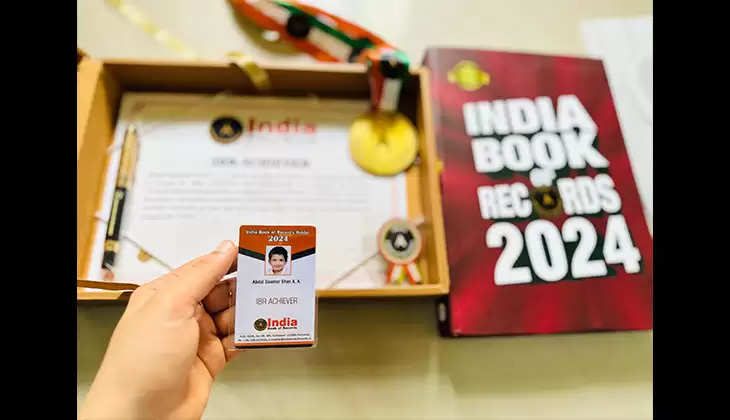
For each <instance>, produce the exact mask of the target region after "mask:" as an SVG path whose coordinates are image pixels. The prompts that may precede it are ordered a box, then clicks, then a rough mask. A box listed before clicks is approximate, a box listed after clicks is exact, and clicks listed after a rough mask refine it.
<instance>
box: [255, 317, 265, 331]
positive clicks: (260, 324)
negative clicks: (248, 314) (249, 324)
mask: <svg viewBox="0 0 730 420" xmlns="http://www.w3.org/2000/svg"><path fill="white" fill-rule="evenodd" d="M267 326H268V324H267V323H266V320H265V319H263V318H259V319H257V320H256V321H254V323H253V327H254V328H256V331H263V330H265V329H266V327H267Z"/></svg>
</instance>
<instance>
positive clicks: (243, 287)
mask: <svg viewBox="0 0 730 420" xmlns="http://www.w3.org/2000/svg"><path fill="white" fill-rule="evenodd" d="M316 234H317V231H316V229H315V227H314V226H261V225H256V226H251V225H244V226H241V228H240V233H239V241H238V274H237V280H236V319H235V323H234V339H233V343H234V345H235V347H236V348H239V349H240V348H257V347H312V346H313V345H314V343H315V339H316V294H315V284H314V279H315V277H314V268H315V265H314V264H315V245H316Z"/></svg>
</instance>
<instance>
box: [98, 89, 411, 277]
mask: <svg viewBox="0 0 730 420" xmlns="http://www.w3.org/2000/svg"><path fill="white" fill-rule="evenodd" d="M206 101H207V103H206ZM200 104H204V105H200ZM368 107H369V103H368V102H367V101H366V100H333V99H315V98H286V99H284V98H263V97H240V96H239V97H233V96H230V97H226V98H222V99H221V98H218V99H216V100H211V97H210V96H208V97H206V96H204V95H178V94H176V95H170V94H135V93H128V94H125V95H124V98H123V102H122V107H121V110H120V117H119V122H118V124H117V131H116V133H115V136H116V137H115V140H116V142H117V143H121V141H122V138H123V136H124V130H126V128H127V126H128V124H129V123H130V122H134V123H135V124H136V126H137V128H138V131H139V141H140V150H139V161H138V165H137V169H136V175H135V184H134V187H133V189H132V191H131V193H130V195H129V198H128V200H129V201H128V202H127V204H126V205H125V210H124V216H123V220H122V236H123V237H126V238H128V239H130V240H132V241H133V242H134V243H136V244H138V245H139V246H141V247H143V248H144V249H145V250H146V251H147V252H149V253H150V254H151V255H153V256H155V257H157V258H159V260H161V261H163V262H164V263H165V264H167V265H169V266H172V267H177V266H179V265H181V264H183V263H185V262H187V261H189V260H190V259H192V258H195V257H197V256H199V255H202V254H204V253H207V252H210V251H211V250H213V249H214V248H215V247H216V245H217V244H218V243H219V242H220V241H221V240H223V239H230V240H232V241H234V242H237V241H238V228H239V226H240V225H243V224H264V225H314V226H316V227H317V254H318V258H317V272H316V278H317V288H326V287H328V285H330V284H331V283H332V282H333V281H334V280H335V279H337V278H338V277H340V276H341V275H342V274H344V273H345V272H347V271H348V270H350V269H351V268H352V267H354V266H356V265H357V264H359V263H361V262H362V261H363V260H365V259H366V258H367V257H368V256H370V255H372V254H373V253H374V252H376V251H377V246H376V240H375V235H376V233H377V230H378V228H379V227H380V226H381V225H382V224H383V223H384V222H386V221H387V220H388V219H390V218H393V217H405V216H406V214H407V202H406V200H407V197H406V187H405V176H404V175H403V174H401V175H398V176H395V177H377V176H374V175H370V174H368V173H366V172H364V171H363V170H361V169H360V168H359V167H357V166H356V165H355V163H354V162H353V161H352V159H351V157H350V154H349V145H348V131H349V126H350V124H351V122H352V121H353V120H354V119H355V117H357V116H359V115H361V114H363V113H364V112H366V111H367V110H368ZM221 116H230V117H235V118H236V119H238V120H239V121H240V122H241V123H242V124H243V126H244V133H243V134H242V135H241V137H240V138H238V140H236V141H235V142H233V143H230V144H221V143H217V142H215V141H214V140H213V138H212V136H211V134H210V123H211V122H212V121H213V120H214V119H216V118H218V117H221ZM287 121H288V123H287ZM268 123H271V124H270V125H269V124H268ZM269 127H273V128H272V131H274V132H268V129H269ZM251 128H253V130H251ZM261 130H263V131H264V132H262V131H261ZM277 130H278V131H277ZM112 153H113V154H118V153H119V151H118V149H117V150H114V151H113V152H112ZM117 160H118V158H117ZM231 161H234V162H235V165H230V162H231ZM110 171H113V172H114V174H115V173H116V168H115V166H114V165H110ZM113 181H114V176H109V177H108V178H107V186H106V190H105V200H104V206H103V207H102V209H101V210H100V212H99V217H100V218H102V219H105V217H106V214H107V212H108V206H109V201H110V197H107V196H110V190H113ZM100 224H103V222H100ZM104 226H105V225H104ZM99 230H101V231H102V232H101V234H100V235H99V237H98V238H97V241H98V242H97V244H100V245H97V247H96V248H97V252H96V254H95V257H94V258H95V260H94V261H92V264H93V265H92V267H98V266H100V263H101V251H102V249H101V248H103V245H101V244H103V227H102V228H101V229H99ZM125 243H126V245H125ZM122 244H123V245H122V250H121V251H120V253H119V256H118V258H117V263H116V266H115V276H116V279H117V280H118V281H133V282H136V283H144V282H146V281H150V280H152V279H153V278H155V277H156V276H158V275H160V274H163V273H164V272H167V269H166V268H165V267H164V266H163V265H161V264H158V263H156V262H155V261H154V260H150V261H147V262H144V263H142V262H141V261H139V259H138V258H137V253H138V249H137V248H136V247H135V246H133V245H132V244H131V242H130V241H129V240H128V241H125V240H124V239H123V240H122ZM378 258H379V257H378ZM378 258H375V259H374V260H375V261H371V262H369V263H368V264H366V265H365V266H363V267H362V268H360V269H359V270H357V271H356V272H354V273H353V274H352V275H350V276H348V278H347V279H346V281H341V282H338V285H337V286H336V287H341V288H351V287H358V288H359V287H380V286H382V285H383V284H384V274H383V271H384V270H383V271H378V270H374V269H373V267H380V262H379V261H377V259H378ZM96 262H98V263H99V264H96Z"/></svg>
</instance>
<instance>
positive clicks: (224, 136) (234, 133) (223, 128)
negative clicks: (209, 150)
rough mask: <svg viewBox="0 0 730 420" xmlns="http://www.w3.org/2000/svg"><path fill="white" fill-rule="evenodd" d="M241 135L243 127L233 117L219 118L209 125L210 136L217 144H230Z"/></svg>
mask: <svg viewBox="0 0 730 420" xmlns="http://www.w3.org/2000/svg"><path fill="white" fill-rule="evenodd" d="M241 133H243V125H241V122H240V121H238V120H237V119H235V118H233V117H220V118H218V119H216V120H215V121H213V122H212V123H211V124H210V135H211V136H213V140H215V141H217V142H218V143H223V144H228V143H232V142H234V141H236V139H238V138H239V137H240V136H241Z"/></svg>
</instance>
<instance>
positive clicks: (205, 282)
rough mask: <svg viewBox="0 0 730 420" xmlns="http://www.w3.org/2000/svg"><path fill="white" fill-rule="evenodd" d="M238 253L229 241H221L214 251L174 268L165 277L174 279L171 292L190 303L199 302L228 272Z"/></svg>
mask: <svg viewBox="0 0 730 420" xmlns="http://www.w3.org/2000/svg"><path fill="white" fill-rule="evenodd" d="M237 255H238V253H237V252H236V246H235V245H233V242H231V241H223V242H221V243H220V245H218V247H217V248H216V249H215V251H213V252H211V253H209V254H205V255H203V256H200V257H198V258H196V259H194V260H192V261H189V262H187V263H185V264H184V265H182V266H180V267H178V268H176V269H175V270H173V271H171V272H170V273H168V274H167V275H166V276H171V277H174V280H173V281H171V282H170V283H172V284H171V285H170V289H171V292H173V293H175V294H176V295H178V296H179V297H181V298H183V299H186V300H190V301H191V303H198V302H201V301H202V300H203V299H204V298H205V297H206V296H208V293H210V291H211V290H213V287H215V285H216V284H218V282H219V281H220V279H221V278H223V276H224V275H225V274H226V273H227V272H228V269H229V268H230V267H231V265H232V264H233V262H234V261H235V259H236V257H237Z"/></svg>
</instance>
